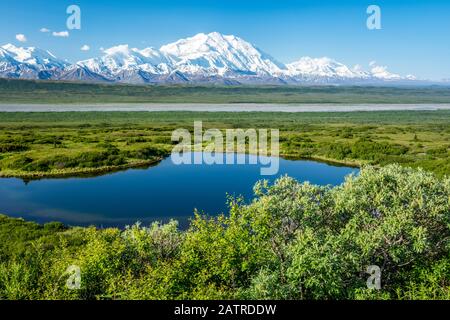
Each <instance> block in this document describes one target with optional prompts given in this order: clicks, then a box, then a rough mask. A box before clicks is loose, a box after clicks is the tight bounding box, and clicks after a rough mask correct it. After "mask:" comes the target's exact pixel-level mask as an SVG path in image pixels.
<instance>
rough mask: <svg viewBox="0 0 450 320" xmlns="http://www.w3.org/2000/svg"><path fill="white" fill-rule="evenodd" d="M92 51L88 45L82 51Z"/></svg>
mask: <svg viewBox="0 0 450 320" xmlns="http://www.w3.org/2000/svg"><path fill="white" fill-rule="evenodd" d="M89 50H91V47H89V46H88V45H87V44H85V45H84V46H82V47H81V51H89Z"/></svg>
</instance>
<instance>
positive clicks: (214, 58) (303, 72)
mask: <svg viewBox="0 0 450 320" xmlns="http://www.w3.org/2000/svg"><path fill="white" fill-rule="evenodd" d="M103 53H104V54H103V55H102V56H99V57H94V58H90V59H86V60H82V61H78V62H76V63H72V64H71V63H68V62H66V61H64V60H62V59H58V58H57V57H55V56H54V55H53V54H52V53H51V52H49V51H45V50H41V49H38V48H35V47H28V48H23V47H16V46H14V45H12V44H7V45H4V46H2V47H0V77H2V78H15V79H45V80H65V81H86V82H113V83H114V82H117V83H129V84H146V83H147V84H153V83H155V84H156V83H162V84H165V83H168V84H170V83H194V84H195V83H212V84H216V83H217V84H386V83H407V84H414V83H418V82H420V81H419V80H418V79H417V78H416V77H414V76H411V75H407V76H401V75H398V74H395V73H391V72H390V71H388V69H387V67H385V66H378V65H376V64H375V63H371V64H370V67H371V69H370V70H368V71H365V70H362V68H361V67H359V66H355V67H352V68H350V67H348V66H347V65H345V64H343V63H340V62H338V61H336V60H333V59H331V58H328V57H322V58H311V57H301V58H300V59H299V60H297V61H294V62H292V63H289V64H284V63H282V62H279V61H278V60H276V59H275V58H273V57H272V56H271V55H269V54H267V53H266V52H264V51H262V50H260V49H259V48H257V47H256V46H254V45H252V44H251V43H249V42H247V41H245V40H243V39H241V38H239V37H237V36H234V35H223V34H220V33H218V32H212V33H208V34H205V33H199V34H197V35H195V36H193V37H188V38H185V39H180V40H178V41H175V42H173V43H169V44H166V45H163V46H161V47H160V48H159V49H156V48H153V47H148V48H144V49H138V48H130V46H129V45H127V44H122V45H117V46H114V47H111V48H109V49H106V50H104V51H103Z"/></svg>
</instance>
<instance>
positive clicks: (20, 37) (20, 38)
mask: <svg viewBox="0 0 450 320" xmlns="http://www.w3.org/2000/svg"><path fill="white" fill-rule="evenodd" d="M16 39H17V41H19V42H27V37H25V35H24V34H21V33H19V34H16Z"/></svg>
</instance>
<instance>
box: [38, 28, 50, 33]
mask: <svg viewBox="0 0 450 320" xmlns="http://www.w3.org/2000/svg"><path fill="white" fill-rule="evenodd" d="M39 31H40V32H44V33H46V32H50V29H47V28H41V30H39Z"/></svg>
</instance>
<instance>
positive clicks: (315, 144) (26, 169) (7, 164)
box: [0, 111, 450, 178]
mask: <svg viewBox="0 0 450 320" xmlns="http://www.w3.org/2000/svg"><path fill="white" fill-rule="evenodd" d="M196 120H202V121H203V127H204V130H206V129H208V128H219V129H222V130H226V129H228V128H242V129H246V128H256V129H258V128H277V129H280V147H281V150H280V153H281V154H282V156H284V157H288V158H296V159H300V158H306V159H317V160H324V161H332V162H336V163H342V164H350V165H363V164H372V165H386V164H390V163H399V164H401V165H403V166H409V167H422V168H424V169H426V170H429V171H432V172H434V173H436V174H437V175H439V176H443V175H448V174H449V173H450V161H449V146H450V111H414V112H401V111H397V112H393V111H385V112H349V113H198V112H197V113H194V112H151V113H147V112H107V113H104V112H73V113H71V112H69V113H66V112H65V113H0V151H1V154H0V176H3V177H12V176H16V177H23V178H38V177H45V176H67V175H76V174H83V173H86V174H93V173H102V172H106V171H112V170H119V169H125V168H129V167H136V166H145V165H149V164H152V163H154V162H156V161H158V160H160V159H161V158H162V157H164V156H167V155H169V153H170V151H171V149H172V147H173V145H172V141H171V135H172V132H173V130H175V129H178V128H186V129H189V130H193V124H194V121H196Z"/></svg>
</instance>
